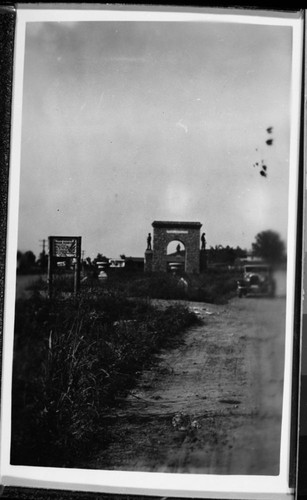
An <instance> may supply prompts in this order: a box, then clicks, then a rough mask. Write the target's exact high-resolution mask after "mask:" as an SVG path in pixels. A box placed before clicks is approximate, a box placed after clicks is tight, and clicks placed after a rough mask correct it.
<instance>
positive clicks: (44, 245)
mask: <svg viewBox="0 0 307 500" xmlns="http://www.w3.org/2000/svg"><path fill="white" fill-rule="evenodd" d="M39 241H40V243H41V244H42V247H43V252H42V253H43V255H45V253H46V252H45V248H46V242H47V240H46V239H43V240H39Z"/></svg>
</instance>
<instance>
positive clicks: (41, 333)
mask: <svg viewBox="0 0 307 500" xmlns="http://www.w3.org/2000/svg"><path fill="white" fill-rule="evenodd" d="M44 286H45V285H44V284H43V282H38V283H37V284H36V285H35V286H34V287H32V288H33V289H32V292H31V293H30V295H29V296H28V297H26V298H21V299H20V300H17V301H16V311H15V337H14V339H15V340H14V342H15V344H14V366H13V391H12V394H13V401H12V443H11V463H12V464H15V465H17V464H22V465H34V466H60V467H61V466H62V467H76V465H77V464H78V460H79V459H81V457H82V460H83V461H84V459H85V458H86V457H90V456H91V455H93V453H95V452H96V451H97V450H98V449H103V448H105V447H107V446H108V439H110V438H109V435H110V433H109V432H108V425H110V424H109V422H110V421H111V420H112V418H113V419H114V418H116V408H117V407H118V406H119V405H120V404H121V401H122V399H123V398H124V397H125V396H126V395H127V393H128V392H129V391H131V389H132V388H133V386H134V384H135V381H136V379H137V377H138V375H139V373H140V372H141V370H142V369H143V368H144V367H145V366H146V367H148V365H150V364H151V363H154V362H155V357H156V355H157V353H158V352H159V350H160V349H161V348H162V347H168V346H169V347H171V346H173V345H176V343H178V342H180V341H182V338H183V332H184V330H185V328H187V327H188V326H190V325H191V324H193V323H195V322H197V321H198V320H197V318H196V316H195V315H194V314H193V313H191V312H190V311H189V309H188V308H186V307H184V306H182V305H174V306H172V307H168V308H166V309H164V310H162V309H157V308H155V307H153V305H152V304H151V302H150V301H149V300H146V299H141V298H134V299H131V298H129V297H128V295H127V293H125V292H123V291H120V290H119V289H116V288H114V289H113V290H112V287H110V286H109V287H99V286H96V287H89V286H87V287H84V289H82V290H81V292H80V293H79V295H78V296H77V297H74V296H72V295H71V294H70V293H68V292H67V291H65V292H64V293H61V292H60V291H56V293H54V295H53V298H52V299H49V298H48V297H47V295H46V293H45V291H44ZM61 287H62V284H61ZM64 290H66V288H65V287H64ZM145 295H146V294H145Z"/></svg>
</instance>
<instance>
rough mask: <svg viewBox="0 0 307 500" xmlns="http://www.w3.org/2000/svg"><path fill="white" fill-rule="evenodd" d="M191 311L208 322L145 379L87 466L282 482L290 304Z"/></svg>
mask: <svg viewBox="0 0 307 500" xmlns="http://www.w3.org/2000/svg"><path fill="white" fill-rule="evenodd" d="M155 302H156V304H157V305H159V306H160V307H165V306H167V305H169V304H170V301H155ZM187 305H188V307H189V308H190V309H191V310H193V311H194V312H196V314H198V316H199V318H200V319H201V324H200V325H197V326H194V327H192V328H190V329H189V330H187V331H186V333H185V334H184V340H183V343H182V344H180V345H178V346H177V347H175V348H173V349H171V350H165V351H163V352H162V353H161V354H160V355H159V357H158V360H157V363H156V364H155V365H154V366H151V367H149V369H148V370H145V371H144V372H143V373H142V374H141V375H140V378H139V381H138V384H137V387H136V388H135V389H134V390H133V391H132V392H131V394H130V395H129V397H127V398H126V399H125V400H124V401H123V402H122V404H121V405H120V407H119V408H118V409H117V410H116V411H115V413H114V414H113V415H112V416H109V421H108V437H107V441H108V443H109V444H108V446H107V447H106V449H105V450H104V451H102V452H100V453H99V454H98V455H96V457H95V458H94V459H93V460H92V461H91V463H90V464H88V463H87V464H83V466H84V467H86V468H99V469H111V470H133V471H151V472H178V473H200V474H205V473H207V474H249V475H253V474H259V475H261V474H266V475H277V474H278V472H279V470H278V467H279V451H280V432H281V412H282V391H283V370H284V340H285V298H283V297H278V298H276V299H267V298H246V299H237V298H236V299H233V300H232V301H230V302H229V304H227V305H211V304H204V303H191V302H189V303H187ZM81 466H82V465H81Z"/></svg>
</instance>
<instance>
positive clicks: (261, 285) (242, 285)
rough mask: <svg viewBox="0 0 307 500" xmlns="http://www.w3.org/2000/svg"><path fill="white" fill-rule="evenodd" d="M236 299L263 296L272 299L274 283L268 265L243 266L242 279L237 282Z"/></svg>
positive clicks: (270, 268)
mask: <svg viewBox="0 0 307 500" xmlns="http://www.w3.org/2000/svg"><path fill="white" fill-rule="evenodd" d="M237 295H238V297H246V296H247V295H264V296H267V297H274V295H275V281H274V278H273V273H272V267H271V266H270V265H268V264H245V265H244V266H243V278H242V279H240V280H238V282H237Z"/></svg>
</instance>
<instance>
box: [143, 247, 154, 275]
mask: <svg viewBox="0 0 307 500" xmlns="http://www.w3.org/2000/svg"><path fill="white" fill-rule="evenodd" d="M152 259H153V251H152V250H146V252H145V262H144V271H145V273H151V272H152Z"/></svg>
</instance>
